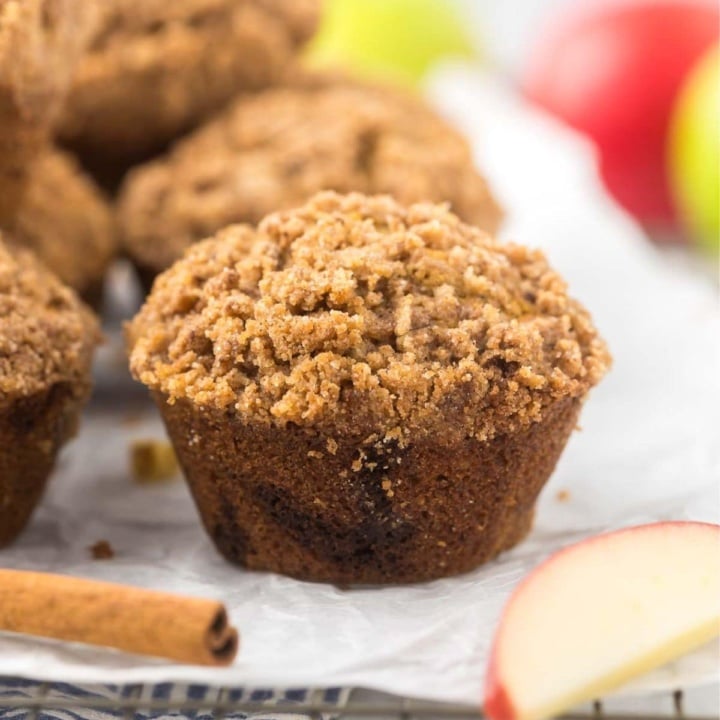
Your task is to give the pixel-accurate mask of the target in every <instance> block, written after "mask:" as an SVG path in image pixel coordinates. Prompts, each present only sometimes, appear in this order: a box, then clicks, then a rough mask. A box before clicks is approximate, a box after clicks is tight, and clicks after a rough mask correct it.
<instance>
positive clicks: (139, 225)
mask: <svg viewBox="0 0 720 720" xmlns="http://www.w3.org/2000/svg"><path fill="white" fill-rule="evenodd" d="M320 190H336V191H339V192H350V191H359V192H364V193H368V194H374V193H388V194H391V195H393V196H395V197H396V199H398V200H399V201H400V202H406V203H409V202H418V201H425V200H430V201H437V202H444V201H447V202H449V203H450V205H451V207H452V210H453V211H454V212H455V213H457V214H458V215H459V216H460V217H462V218H463V219H464V220H466V221H467V222H470V223H472V224H475V225H478V226H480V227H482V228H483V229H485V230H488V231H490V232H493V231H494V230H495V229H496V228H497V225H498V224H499V221H500V217H501V213H500V210H499V208H498V205H497V203H496V202H495V200H494V199H493V197H492V195H491V193H490V191H489V189H488V187H487V184H486V183H485V181H484V179H483V178H482V177H481V176H480V174H479V173H478V172H477V171H476V169H475V168H474V166H473V160H472V155H471V151H470V148H469V147H468V145H467V143H466V142H465V140H464V139H463V138H462V137H461V136H460V135H459V134H458V133H457V132H456V131H455V130H454V129H452V128H451V127H450V126H449V125H448V124H447V123H446V122H444V121H443V120H442V119H441V118H440V117H439V116H438V115H436V114H435V113H434V112H433V111H432V110H431V109H430V108H429V107H428V106H427V105H425V104H424V103H423V102H422V101H421V100H419V99H418V98H415V97H413V96H411V95H409V94H406V93H405V92H402V91H399V90H394V89H390V88H386V87H382V86H376V85H370V84H368V83H360V82H356V81H353V80H350V79H347V78H339V77H335V78H326V77H317V78H314V77H313V76H309V77H303V78H302V79H301V80H298V81H297V84H296V85H294V86H292V87H283V88H276V89H272V90H268V91H265V92H263V93H261V94H259V95H256V96H247V97H243V98H240V99H239V100H237V101H236V102H235V103H234V105H233V106H232V107H231V108H230V109H228V110H227V111H226V112H225V113H223V114H222V115H221V116H220V117H218V118H216V119H214V120H212V121H211V122H210V123H209V124H207V125H206V126H204V127H202V128H201V129H199V130H197V131H196V132H195V133H194V134H192V135H191V136H189V137H188V138H187V139H185V140H183V141H181V142H180V143H179V144H178V145H177V146H176V147H175V148H174V149H173V150H172V151H171V152H170V153H169V154H168V155H167V156H166V157H164V158H160V159H158V160H156V161H153V162H151V163H148V164H147V165H145V166H142V167H140V168H138V169H136V170H135V171H133V172H132V173H131V175H130V176H129V179H128V181H127V182H126V184H125V187H124V189H123V192H122V195H121V200H120V204H119V208H120V209H119V218H120V225H121V229H122V232H123V237H124V242H125V246H126V249H127V250H128V252H129V254H130V256H131V257H132V258H133V260H134V261H135V262H136V264H137V265H138V267H139V268H140V270H141V271H143V272H144V273H145V276H146V277H147V278H148V279H151V278H152V277H153V276H154V275H155V274H157V273H158V272H160V271H161V270H163V269H165V268H167V267H169V265H170V264H171V263H172V262H174V261H175V260H176V259H177V258H178V257H180V255H181V254H182V252H183V251H184V250H185V249H186V248H187V247H188V246H189V245H191V244H192V243H194V242H197V241H198V240H202V239H204V238H205V237H208V236H209V235H211V234H213V233H215V232H217V231H218V230H220V229H221V228H223V227H225V226H226V225H228V224H230V223H234V222H248V223H253V224H254V223H257V222H258V221H259V220H260V219H262V218H263V217H264V216H265V215H267V214H268V213H270V212H273V211H275V210H278V209H285V208H290V207H294V206H297V205H300V204H302V203H303V202H305V201H306V200H307V199H308V198H309V197H310V196H311V195H313V194H314V193H315V192H318V191H320Z"/></svg>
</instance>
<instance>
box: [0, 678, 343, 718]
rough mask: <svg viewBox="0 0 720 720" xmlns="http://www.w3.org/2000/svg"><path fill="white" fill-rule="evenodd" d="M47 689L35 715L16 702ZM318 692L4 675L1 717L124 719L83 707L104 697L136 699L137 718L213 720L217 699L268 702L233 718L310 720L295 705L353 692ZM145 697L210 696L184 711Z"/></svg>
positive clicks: (339, 701) (334, 700)
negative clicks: (68, 704)
mask: <svg viewBox="0 0 720 720" xmlns="http://www.w3.org/2000/svg"><path fill="white" fill-rule="evenodd" d="M43 690H44V691H45V695H46V698H47V705H46V707H45V708H44V709H42V710H40V711H39V712H37V714H34V711H33V710H30V709H28V708H23V707H22V706H21V705H20V706H17V705H18V701H21V700H22V698H36V697H38V696H39V694H40V693H41V692H42V691H43ZM317 692H318V694H317V695H314V693H313V691H312V690H308V689H305V688H282V689H280V688H275V689H271V688H226V689H223V690H220V689H218V688H213V687H208V686H206V685H177V684H172V683H160V684H158V685H137V684H135V685H123V686H115V685H69V684H67V683H50V684H49V685H47V686H43V684H42V683H40V682H38V681H35V680H24V679H21V678H0V720H11V719H12V720H26V719H27V720H30V718H37V720H110V718H117V717H123V712H122V711H121V710H115V711H109V712H108V711H100V710H93V709H89V708H84V707H83V703H84V701H85V700H87V699H88V698H90V699H93V700H98V699H106V700H108V705H109V706H112V704H113V701H116V700H117V699H118V698H133V699H134V700H135V701H136V702H137V706H138V708H139V710H138V712H137V713H136V714H135V718H134V720H148V719H152V720H163V719H164V718H175V719H176V720H177V718H178V717H188V718H191V719H192V720H213V715H212V708H213V706H214V705H215V704H216V703H217V702H218V701H222V702H223V703H237V704H238V705H239V706H241V705H242V703H243V702H250V703H262V704H263V705H267V710H265V711H263V712H261V713H252V714H247V713H245V712H242V711H235V712H230V713H228V714H227V715H225V717H227V718H229V720H246V719H247V718H251V719H252V720H309V717H308V716H307V715H299V714H297V713H293V711H292V707H293V705H297V704H298V703H304V702H309V701H310V700H311V696H312V697H313V698H314V699H315V700H316V701H319V702H322V703H323V704H327V705H331V706H335V707H337V708H338V709H340V708H342V707H344V705H345V703H346V702H347V699H348V695H349V692H350V691H349V689H344V688H327V689H324V690H321V691H317ZM53 699H61V700H68V699H71V700H77V707H73V708H72V709H71V710H70V709H68V710H65V709H53V708H52V701H53ZM147 700H154V701H158V700H168V701H178V700H190V701H192V702H193V703H198V702H203V701H205V700H207V709H203V710H198V711H195V712H189V713H187V714H182V715H181V714H180V713H178V712H167V711H161V712H157V711H155V712H150V711H147V710H143V709H142V703H143V701H147ZM11 701H12V704H13V705H15V707H13V708H9V707H7V705H8V704H9V702H11ZM44 704H45V703H44ZM3 706H4V707H3ZM332 717H333V716H332V715H325V716H324V718H323V720H331V719H332Z"/></svg>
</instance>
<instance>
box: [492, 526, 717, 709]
mask: <svg viewBox="0 0 720 720" xmlns="http://www.w3.org/2000/svg"><path fill="white" fill-rule="evenodd" d="M717 635H720V526H718V525H711V524H708V523H696V522H664V523H656V524H652V525H643V526H640V527H635V528H629V529H626V530H620V531H617V532H612V533H609V534H607V535H600V536H597V537H594V538H591V539H589V540H585V541H583V542H581V543H578V544H577V545H573V546H571V547H568V548H565V549H564V550H561V551H560V552H558V553H557V554H555V555H553V556H552V557H550V558H549V559H548V560H546V561H545V562H544V563H543V564H541V565H540V566H538V567H537V568H536V569H535V570H534V571H533V572H532V573H531V574H530V575H528V577H527V578H526V579H525V580H524V581H523V582H522V583H521V584H520V585H519V586H518V588H517V589H516V590H515V592H514V593H513V595H512V596H511V598H510V600H509V601H508V604H507V606H506V608H505V611H504V614H503V616H502V618H501V621H500V625H499V627H498V631H497V634H496V636H495V641H494V646H493V651H492V654H491V658H490V665H489V668H488V674H487V678H486V685H485V702H484V710H485V713H486V714H487V716H488V717H489V718H491V719H492V720H540V719H541V718H548V717H552V716H553V715H555V714H557V713H559V712H562V711H564V710H567V709H568V708H571V707H572V706H574V705H576V704H577V703H580V702H583V701H585V700H592V699H594V698H597V697H600V696H601V695H603V694H605V693H607V692H608V691H610V690H612V689H614V688H616V687H618V686H620V685H622V684H623V683H625V682H627V681H628V680H629V679H631V678H632V677H635V676H637V675H640V674H642V673H644V672H647V671H649V670H651V669H652V668H655V667H658V666H660V665H663V664H665V663H666V662H669V661H670V660H673V659H675V658H677V657H679V656H680V655H683V654H685V653H686V652H688V651H690V650H692V649H694V648H696V647H698V646H700V645H702V644H704V643H706V642H708V641H709V640H711V639H712V638H713V637H715V636H717Z"/></svg>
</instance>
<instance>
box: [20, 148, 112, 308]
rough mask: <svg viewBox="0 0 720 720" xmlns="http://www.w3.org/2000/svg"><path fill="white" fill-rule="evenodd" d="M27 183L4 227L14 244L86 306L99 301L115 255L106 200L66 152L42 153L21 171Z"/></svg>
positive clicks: (96, 304)
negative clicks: (32, 255)
mask: <svg viewBox="0 0 720 720" xmlns="http://www.w3.org/2000/svg"><path fill="white" fill-rule="evenodd" d="M26 172H27V175H28V183H27V188H26V191H25V193H24V194H23V196H22V198H21V199H20V201H19V205H18V207H17V208H16V210H15V219H14V221H13V223H12V224H11V225H10V226H9V227H8V230H10V231H11V232H12V234H13V235H12V237H13V238H14V241H15V242H17V243H19V244H20V245H23V246H25V247H29V248H30V249H32V250H33V251H34V252H35V253H36V254H37V255H38V256H39V257H40V259H41V260H42V261H43V262H44V263H45V264H46V265H47V266H48V267H50V268H52V269H53V272H54V273H55V274H56V275H57V276H58V277H59V278H60V279H61V280H62V281H63V282H64V283H66V284H67V285H69V286H70V287H72V288H73V289H74V290H75V291H77V293H78V294H79V295H80V296H81V297H82V298H83V299H84V300H85V301H86V302H88V303H89V304H90V305H92V306H94V307H98V306H99V305H100V302H101V298H102V290H103V281H104V277H105V271H106V270H107V268H108V265H109V264H110V261H111V260H112V258H113V257H114V255H115V250H116V234H115V227H114V218H113V215H112V212H111V210H110V207H109V204H108V202H107V200H105V198H104V196H103V195H102V194H101V193H100V191H99V190H98V189H97V187H96V186H95V184H94V183H93V181H92V180H91V179H90V178H89V177H87V176H86V175H85V174H84V173H83V172H82V171H81V170H80V168H79V166H78V164H77V162H76V161H75V159H74V158H72V157H71V156H70V155H68V154H67V153H64V152H61V151H59V150H52V149H48V150H46V151H45V152H43V154H42V155H41V156H40V157H39V158H38V159H37V160H35V161H34V162H32V163H31V164H30V166H29V167H28V168H27V170H26Z"/></svg>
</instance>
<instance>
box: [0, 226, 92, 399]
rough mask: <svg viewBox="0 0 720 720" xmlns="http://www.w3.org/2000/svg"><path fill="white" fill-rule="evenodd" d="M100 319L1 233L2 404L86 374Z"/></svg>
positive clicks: (0, 389) (31, 256) (31, 257)
mask: <svg viewBox="0 0 720 720" xmlns="http://www.w3.org/2000/svg"><path fill="white" fill-rule="evenodd" d="M98 340H99V330H98V327H97V323H96V321H95V319H94V317H93V315H92V314H91V312H90V311H89V310H88V309H87V308H86V307H85V306H84V305H83V304H82V302H81V301H80V300H79V299H78V298H77V296H76V295H75V294H74V293H73V291H72V290H70V289H69V288H67V287H65V286H64V285H62V284H61V283H60V281H59V280H57V279H56V278H55V276H54V275H52V274H51V273H50V272H48V271H47V270H46V269H45V268H44V267H43V266H41V265H40V264H39V263H38V262H37V261H36V260H35V259H34V257H33V255H32V254H31V253H30V252H28V251H27V250H23V249H14V248H11V247H10V246H8V245H4V244H3V237H2V234H1V233H0V406H3V405H4V404H5V403H6V402H12V401H13V400H16V399H17V398H20V397H27V396H29V395H32V394H33V393H35V392H39V391H42V390H45V389H47V388H48V387H49V386H50V385H52V384H54V383H57V382H65V381H67V382H75V381H77V380H78V378H79V377H80V378H83V379H84V376H85V374H86V373H87V367H88V366H89V357H90V354H91V353H92V350H93V348H94V347H95V345H96V344H97V341H98Z"/></svg>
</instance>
